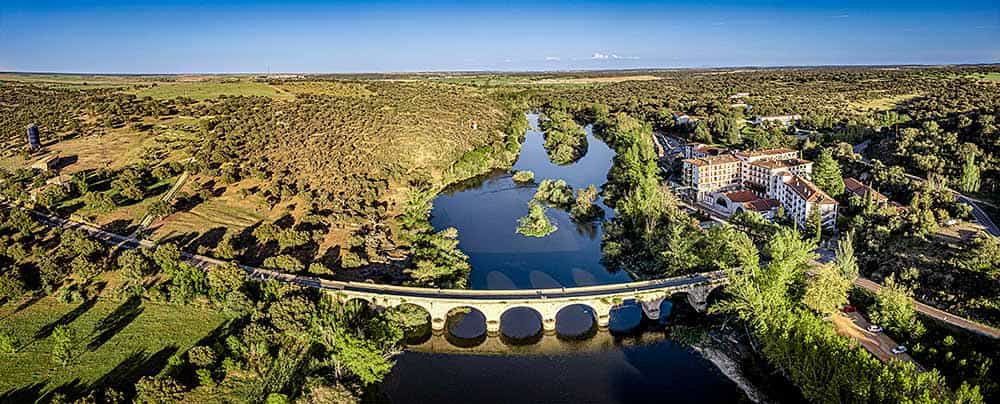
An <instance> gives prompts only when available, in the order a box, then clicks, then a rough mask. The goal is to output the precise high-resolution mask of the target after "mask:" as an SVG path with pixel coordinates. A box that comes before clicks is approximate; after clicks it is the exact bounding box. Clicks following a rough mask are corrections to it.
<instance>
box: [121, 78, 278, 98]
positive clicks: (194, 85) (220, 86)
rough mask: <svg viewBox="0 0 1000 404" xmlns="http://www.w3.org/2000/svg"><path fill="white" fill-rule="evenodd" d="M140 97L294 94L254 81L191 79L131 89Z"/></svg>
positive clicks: (273, 95)
mask: <svg viewBox="0 0 1000 404" xmlns="http://www.w3.org/2000/svg"><path fill="white" fill-rule="evenodd" d="M130 92H131V93H133V94H135V95H136V96H138V97H153V98H154V99H160V100H162V99H171V98H177V97H188V98H191V99H194V100H207V99H211V98H218V97H219V96H223V95H226V96H248V97H254V96H256V97H270V98H276V99H291V98H292V96H291V95H289V94H287V93H283V92H281V91H279V90H277V89H275V88H274V87H272V86H271V85H269V84H267V83H258V82H253V81H243V80H241V81H236V82H215V81H207V82H201V81H191V82H176V83H157V84H156V85H155V86H152V87H145V88H140V89H137V90H131V91H130Z"/></svg>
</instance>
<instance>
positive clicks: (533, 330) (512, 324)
mask: <svg viewBox="0 0 1000 404" xmlns="http://www.w3.org/2000/svg"><path fill="white" fill-rule="evenodd" d="M542 329H543V327H542V316H541V314H538V312H537V311H535V310H534V309H530V308H527V307H515V308H512V309H509V310H507V311H505V312H504V313H503V315H502V316H501V317H500V336H501V337H502V338H503V340H504V342H505V343H507V344H511V345H525V344H533V343H536V342H538V339H540V338H541V337H542Z"/></svg>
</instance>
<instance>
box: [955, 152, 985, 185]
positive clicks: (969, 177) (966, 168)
mask: <svg viewBox="0 0 1000 404" xmlns="http://www.w3.org/2000/svg"><path fill="white" fill-rule="evenodd" d="M979 186H980V180H979V166H977V165H976V156H975V155H970V156H968V157H966V158H965V164H962V176H961V178H960V179H959V181H958V189H960V190H961V191H962V192H979Z"/></svg>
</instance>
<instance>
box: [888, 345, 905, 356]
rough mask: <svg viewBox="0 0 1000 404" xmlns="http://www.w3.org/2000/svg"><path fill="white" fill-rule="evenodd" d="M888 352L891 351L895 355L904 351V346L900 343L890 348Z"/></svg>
mask: <svg viewBox="0 0 1000 404" xmlns="http://www.w3.org/2000/svg"><path fill="white" fill-rule="evenodd" d="M889 352H892V353H893V354H895V355H899V354H901V353H906V347H905V346H902V345H899V346H897V347H895V348H892V349H890V350H889Z"/></svg>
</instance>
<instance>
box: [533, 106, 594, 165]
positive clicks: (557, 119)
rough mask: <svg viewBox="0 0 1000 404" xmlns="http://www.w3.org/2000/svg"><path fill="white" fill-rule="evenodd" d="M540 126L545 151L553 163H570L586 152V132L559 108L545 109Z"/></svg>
mask: <svg viewBox="0 0 1000 404" xmlns="http://www.w3.org/2000/svg"><path fill="white" fill-rule="evenodd" d="M541 126H542V130H543V131H545V145H544V146H545V151H547V152H548V154H549V160H551V161H552V162H553V163H555V164H559V165H566V164H570V163H573V162H575V161H577V160H579V159H580V157H583V155H584V154H585V153H586V152H587V132H586V131H584V130H583V128H582V127H580V125H578V124H577V123H576V121H574V120H573V116H572V115H570V114H569V113H567V112H565V111H561V110H549V111H545V115H544V116H543V117H542V120H541Z"/></svg>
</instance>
